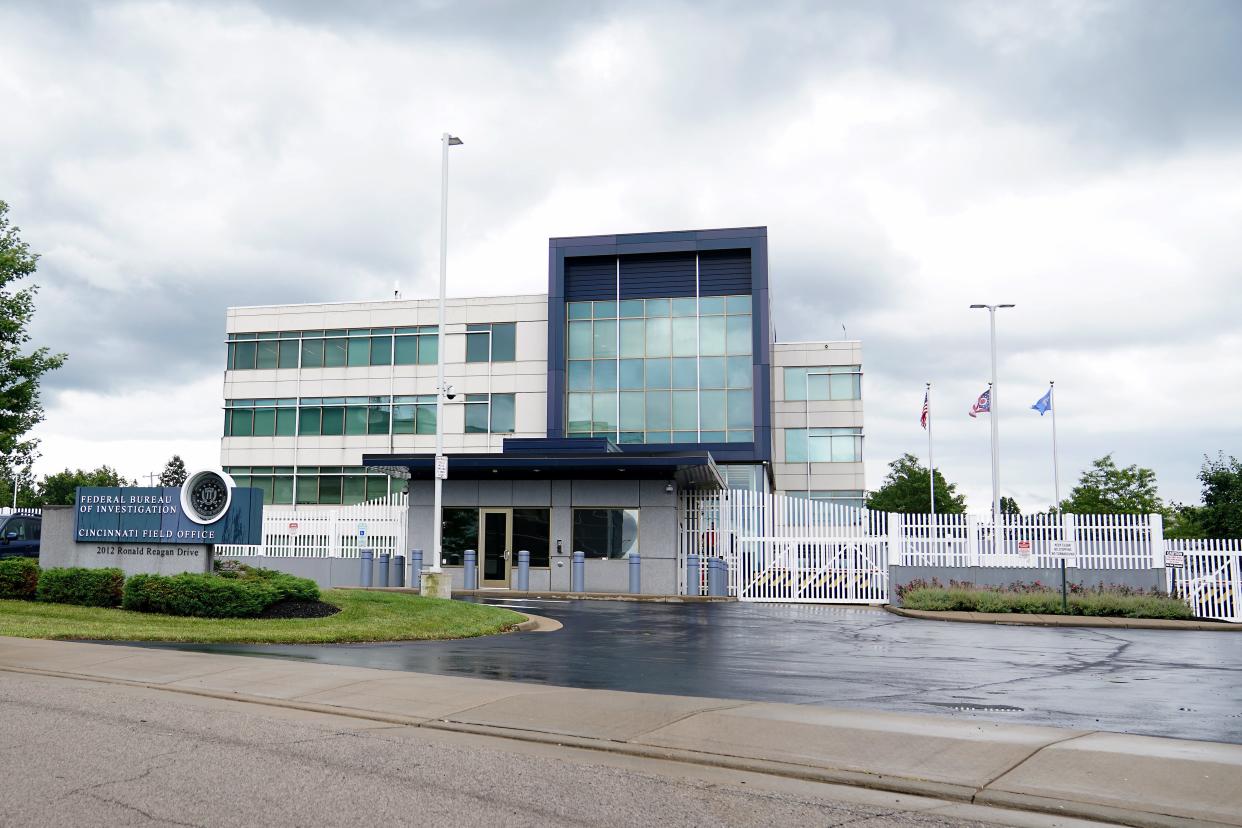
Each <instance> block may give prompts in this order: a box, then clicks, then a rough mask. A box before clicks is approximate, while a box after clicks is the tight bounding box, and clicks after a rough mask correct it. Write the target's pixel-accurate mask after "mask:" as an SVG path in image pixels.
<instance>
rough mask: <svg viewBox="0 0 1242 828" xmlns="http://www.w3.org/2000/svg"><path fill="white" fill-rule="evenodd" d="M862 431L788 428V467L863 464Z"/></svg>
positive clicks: (786, 432) (786, 437)
mask: <svg viewBox="0 0 1242 828" xmlns="http://www.w3.org/2000/svg"><path fill="white" fill-rule="evenodd" d="M862 440H863V438H862V429H861V428H787V429H785V462H786V463H861V462H862Z"/></svg>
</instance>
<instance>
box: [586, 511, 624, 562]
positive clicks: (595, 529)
mask: <svg viewBox="0 0 1242 828" xmlns="http://www.w3.org/2000/svg"><path fill="white" fill-rule="evenodd" d="M573 551H575V552H582V553H584V554H585V556H586V557H588V558H612V559H617V558H627V557H629V555H630V553H631V552H637V551H638V510H637V509H574V519H573Z"/></svg>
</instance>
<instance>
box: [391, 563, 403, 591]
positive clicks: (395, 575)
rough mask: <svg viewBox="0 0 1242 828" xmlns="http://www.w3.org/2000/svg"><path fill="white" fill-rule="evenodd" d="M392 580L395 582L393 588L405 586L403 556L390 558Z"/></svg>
mask: <svg viewBox="0 0 1242 828" xmlns="http://www.w3.org/2000/svg"><path fill="white" fill-rule="evenodd" d="M392 579H393V580H394V581H396V583H394V584H393V586H399V587H403V586H405V555H393V556H392Z"/></svg>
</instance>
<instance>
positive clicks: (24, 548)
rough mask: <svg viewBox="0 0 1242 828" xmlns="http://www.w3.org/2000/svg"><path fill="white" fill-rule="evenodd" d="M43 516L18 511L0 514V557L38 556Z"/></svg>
mask: <svg viewBox="0 0 1242 828" xmlns="http://www.w3.org/2000/svg"><path fill="white" fill-rule="evenodd" d="M42 529H43V518H41V517H39V516H38V515H31V514H23V513H21V512H18V513H16V514H12V515H4V516H0V558H37V557H39V534H40V532H41V531H42Z"/></svg>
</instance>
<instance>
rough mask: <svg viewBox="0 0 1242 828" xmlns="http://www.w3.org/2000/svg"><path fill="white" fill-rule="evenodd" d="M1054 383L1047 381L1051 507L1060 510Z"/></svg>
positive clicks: (1059, 469) (1059, 465) (1059, 468)
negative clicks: (1049, 424) (1050, 458)
mask: <svg viewBox="0 0 1242 828" xmlns="http://www.w3.org/2000/svg"><path fill="white" fill-rule="evenodd" d="M1056 396H1057V395H1056V382H1054V381H1053V380H1048V405H1049V406H1050V407H1051V408H1052V486H1053V493H1054V496H1055V497H1056V503H1054V504H1053V505H1054V506H1055V507H1056V508H1058V509H1060V508H1061V463H1060V461H1059V459H1058V458H1057V399H1056Z"/></svg>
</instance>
